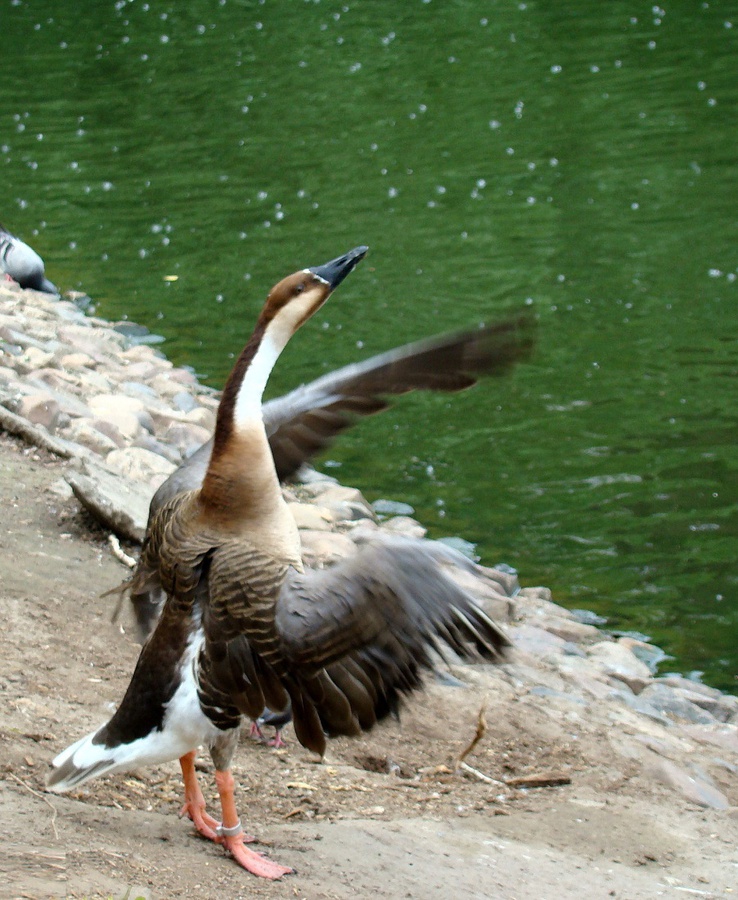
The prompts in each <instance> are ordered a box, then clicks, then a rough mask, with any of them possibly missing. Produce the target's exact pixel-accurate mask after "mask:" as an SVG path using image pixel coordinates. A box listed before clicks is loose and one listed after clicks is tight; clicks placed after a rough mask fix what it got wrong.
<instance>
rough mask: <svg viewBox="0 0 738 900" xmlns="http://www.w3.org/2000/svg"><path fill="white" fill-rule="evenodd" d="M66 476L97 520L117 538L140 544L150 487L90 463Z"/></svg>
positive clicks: (150, 491) (143, 532)
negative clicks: (79, 470) (81, 469)
mask: <svg viewBox="0 0 738 900" xmlns="http://www.w3.org/2000/svg"><path fill="white" fill-rule="evenodd" d="M65 478H66V480H67V482H68V484H69V486H70V487H71V488H72V491H73V492H74V496H75V497H76V498H77V499H78V500H79V502H80V503H81V504H82V505H83V506H84V507H85V509H87V510H88V511H89V512H90V513H91V514H92V515H93V516H94V517H95V518H96V519H97V520H98V521H99V522H101V523H102V524H103V525H104V526H105V527H106V528H110V529H111V530H112V531H114V532H115V534H117V535H118V536H119V537H122V538H126V539H128V540H131V541H136V542H137V543H139V544H140V543H141V542H142V541H143V538H144V534H145V532H146V521H147V519H148V515H149V503H150V502H151V497H152V496H153V493H154V492H153V489H152V488H151V487H150V486H147V485H140V484H136V483H135V482H133V481H131V480H130V479H128V478H123V477H121V476H119V475H113V474H112V473H111V472H108V471H106V470H105V469H103V468H101V467H100V466H96V465H93V464H91V463H89V462H86V463H85V464H84V470H83V471H81V472H75V471H70V472H67V473H66V475H65Z"/></svg>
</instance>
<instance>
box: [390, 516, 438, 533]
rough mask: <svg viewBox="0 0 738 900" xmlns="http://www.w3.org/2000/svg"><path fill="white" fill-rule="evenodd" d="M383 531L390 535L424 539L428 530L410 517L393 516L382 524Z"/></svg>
mask: <svg viewBox="0 0 738 900" xmlns="http://www.w3.org/2000/svg"><path fill="white" fill-rule="evenodd" d="M381 528H382V531H387V532H389V533H390V534H402V535H404V536H405V537H414V538H422V537H425V535H426V534H427V529H426V528H424V527H423V526H422V525H421V524H420V522H418V521H416V520H415V519H411V518H410V516H393V517H392V518H391V519H387V520H385V521H384V522H382V525H381Z"/></svg>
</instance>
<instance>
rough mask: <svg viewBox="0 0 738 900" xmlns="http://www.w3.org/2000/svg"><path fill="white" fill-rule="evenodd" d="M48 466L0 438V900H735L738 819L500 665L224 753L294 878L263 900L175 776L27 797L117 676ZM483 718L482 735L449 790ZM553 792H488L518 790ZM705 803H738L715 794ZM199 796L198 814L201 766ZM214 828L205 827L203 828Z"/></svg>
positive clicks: (113, 566)
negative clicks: (398, 708) (690, 793)
mask: <svg viewBox="0 0 738 900" xmlns="http://www.w3.org/2000/svg"><path fill="white" fill-rule="evenodd" d="M63 471H64V464H63V463H61V462H59V461H56V460H54V459H52V458H51V457H47V456H45V455H44V454H42V453H40V452H38V451H36V450H33V449H29V448H27V447H25V446H24V445H22V444H20V443H17V442H16V441H15V440H14V439H11V438H9V437H7V436H4V435H0V502H1V504H2V507H1V508H2V520H1V521H0V609H1V610H2V614H3V623H4V628H3V630H4V640H3V642H2V648H3V650H2V659H1V660H0V690H1V691H2V697H3V702H2V704H1V705H0V742H1V743H0V747H1V748H2V766H1V777H0V796H1V798H2V802H1V803H0V840H1V841H2V853H0V897H13V898H16V897H35V898H40V897H80V898H82V897H84V898H93V897H94V898H98V897H100V898H122V897H128V898H129V900H133V898H136V897H145V898H157V900H158V898H174V897H177V898H179V897H183V898H184V897H193V898H194V897H197V898H200V897H202V898H210V897H215V896H218V897H230V898H236V897H259V898H265V897H268V898H293V897H305V898H348V897H354V898H355V897H362V898H363V897H374V898H419V900H420V898H423V900H426V898H432V900H435V898H438V900H441V898H449V897H465V898H466V900H476V898H499V900H512V898H519V900H525V898H559V897H562V898H568V897H577V898H578V897H580V896H584V897H587V898H591V900H596V898H605V897H621V898H628V900H636V898H654V897H685V896H686V897H688V896H695V897H730V896H735V895H738V851H737V850H736V846H737V845H738V840H736V839H737V838H738V816H736V808H735V806H734V807H733V808H731V809H730V810H727V811H722V812H718V811H714V810H710V809H703V808H700V807H698V806H694V805H691V804H689V803H688V802H687V801H685V800H683V799H682V798H681V797H680V796H679V795H678V794H676V793H674V792H672V791H670V790H669V789H668V788H666V787H664V786H662V785H661V784H660V783H658V782H657V781H656V780H654V779H650V778H648V777H647V776H644V774H643V768H642V766H641V765H638V764H636V761H635V760H634V761H633V762H629V760H628V757H627V754H623V753H622V752H617V749H616V748H617V745H618V741H619V739H620V734H614V731H616V730H617V728H618V726H617V725H616V724H613V721H612V718H611V717H608V716H607V715H606V714H605V712H604V711H603V712H602V715H600V714H599V711H598V710H597V708H596V707H593V708H591V709H590V710H589V711H588V713H587V716H586V719H583V718H582V716H581V715H579V713H578V712H577V710H576V709H575V707H574V705H573V704H569V703H566V702H564V701H562V700H556V699H555V698H553V697H551V698H546V699H547V701H549V702H547V703H542V702H540V701H541V698H538V702H537V703H532V702H528V700H527V699H526V695H525V693H524V692H521V691H520V690H519V689H518V688H516V683H517V682H516V677H515V665H514V663H513V664H512V665H510V666H508V667H506V668H505V669H504V670H500V669H492V668H490V667H486V666H475V667H464V668H463V669H461V668H460V669H454V674H455V675H456V676H458V677H459V678H461V679H462V680H463V681H465V682H466V683H467V685H468V686H467V687H466V688H463V687H454V686H447V685H442V684H440V683H436V682H431V683H430V684H429V685H428V687H427V690H426V691H425V692H424V693H423V694H421V695H419V696H418V697H417V698H415V699H413V700H412V701H411V702H410V703H409V704H408V705H407V708H406V710H405V712H404V713H403V716H402V720H401V722H400V723H396V722H391V723H388V724H384V725H382V726H381V727H379V728H377V729H376V730H375V731H374V732H372V733H371V734H370V735H367V736H366V737H364V738H362V739H360V740H349V739H340V740H336V741H334V742H333V743H332V744H331V746H330V749H329V753H328V756H327V759H326V761H325V762H324V763H323V764H319V763H317V761H316V760H315V759H314V758H313V757H312V755H311V754H309V753H308V752H307V751H305V750H303V749H302V748H301V747H299V745H297V744H296V742H295V740H294V737H293V735H292V733H291V731H289V730H288V734H287V737H288V740H289V746H288V748H287V749H286V750H274V749H272V748H268V747H266V746H264V745H262V744H259V743H257V742H255V741H253V740H251V739H250V738H249V737H248V736H244V737H243V739H242V746H241V747H240V749H239V752H238V754H237V757H236V763H235V768H234V774H235V775H236V778H237V780H238V782H239V784H240V792H239V796H238V799H239V806H240V811H241V815H242V819H243V820H244V822H245V823H246V824H247V827H248V829H249V830H251V831H253V832H254V833H255V834H256V835H257V836H258V839H259V844H258V845H257V846H258V847H260V848H261V849H264V850H265V851H266V852H268V853H269V855H270V856H272V857H273V858H274V859H276V860H278V861H279V862H282V863H285V864H288V865H292V866H294V868H295V869H296V870H297V874H295V875H292V876H289V877H286V878H284V879H283V880H282V881H279V882H265V881H261V880H259V879H256V878H254V877H253V876H251V875H249V874H248V873H246V872H244V871H243V870H241V869H239V868H238V867H237V866H236V865H235V864H234V863H233V862H232V861H231V860H229V859H228V858H227V857H226V856H225V854H224V853H223V851H222V850H221V848H220V847H218V846H216V845H214V844H211V843H209V842H208V841H205V840H203V839H201V838H199V837H198V836H197V835H196V834H195V832H194V830H193V828H192V826H191V823H189V822H188V821H186V820H180V819H178V817H177V811H178V809H179V805H180V780H179V773H178V767H177V765H176V763H174V764H170V765H168V766H164V767H160V768H157V769H149V770H146V771H140V772H137V773H134V774H130V775H116V776H110V777H106V778H103V779H100V780H99V781H98V782H92V783H91V785H89V786H85V788H84V789H82V790H80V791H78V792H77V793H75V794H72V795H67V796H61V797H60V796H57V795H52V794H46V793H44V779H45V776H46V773H47V771H48V765H49V761H50V760H51V759H52V758H53V756H54V755H55V754H56V753H57V752H58V751H60V750H61V749H63V748H64V747H65V746H67V744H69V743H71V742H72V741H73V740H76V739H77V738H78V737H80V736H82V735H83V734H85V733H87V732H88V731H90V730H91V729H92V728H94V727H96V726H97V725H98V724H100V723H101V722H102V721H104V720H105V719H106V718H107V717H108V716H109V714H110V709H111V706H112V705H113V704H115V703H116V702H117V701H118V700H119V699H120V698H121V696H122V694H123V691H124V689H125V686H126V684H127V680H128V678H129V676H130V673H131V671H132V668H133V664H134V662H135V659H136V656H137V645H136V644H135V642H134V641H133V639H132V637H131V635H130V634H129V633H126V632H124V631H123V630H121V628H120V627H119V626H117V625H113V624H112V623H111V621H110V618H111V608H112V603H111V601H110V600H109V599H100V594H101V593H102V592H103V591H105V590H106V589H108V588H110V587H112V586H114V585H116V584H117V583H118V582H119V581H120V580H121V578H122V577H123V576H124V575H125V570H124V569H123V568H122V566H121V564H120V563H119V562H118V561H117V560H115V559H114V557H113V556H112V555H111V553H110V550H109V548H108V545H107V543H106V540H105V538H106V536H105V535H104V534H103V533H102V532H100V531H99V530H98V529H97V528H96V526H95V525H94V524H92V523H91V522H90V521H89V520H88V519H87V518H86V517H85V516H84V514H82V513H81V512H80V511H79V508H78V506H77V505H76V503H75V502H74V501H73V500H68V499H65V498H64V497H63V496H61V495H60V493H59V492H58V491H57V488H56V486H57V485H58V483H59V481H60V479H61V477H62V475H63ZM485 702H486V720H487V724H488V728H487V732H486V734H485V735H484V737H483V739H482V740H481V741H480V742H479V744H478V745H477V746H476V748H475V749H474V750H473V752H472V753H471V754H470V755H469V757H468V758H467V762H468V763H470V764H471V765H472V766H473V767H474V768H475V769H477V770H478V771H479V772H481V773H483V774H484V775H486V777H487V778H490V779H493V780H494V781H496V782H498V783H491V782H489V781H484V780H480V779H479V778H477V777H474V776H473V775H470V774H469V773H464V772H458V773H454V763H455V760H456V759H457V758H458V757H459V755H460V753H461V752H462V751H463V750H464V748H465V747H467V746H468V744H469V742H470V740H471V738H472V736H473V735H474V733H475V728H476V724H477V720H478V715H479V711H480V708H481V707H482V706H483V704H484V703H485ZM541 772H543V773H555V774H558V775H562V776H566V777H567V778H569V779H570V783H568V784H559V785H558V786H551V787H542V788H538V789H519V788H515V787H513V786H511V785H509V784H500V783H499V782H503V781H505V780H506V779H508V780H509V779H510V778H514V777H519V776H526V775H530V774H536V773H541ZM726 772H728V775H726V780H725V781H724V782H723V783H721V785H720V788H721V790H723V791H725V792H727V793H728V795H729V796H730V797H731V802H732V803H733V804H737V803H738V790H737V789H736V784H735V781H736V778H735V774H733V775H730V773H729V768H728V769H726ZM201 780H202V783H203V789H204V791H205V795H206V797H207V798H208V799H209V801H211V802H212V811H213V812H214V813H215V811H216V810H217V805H216V803H215V798H216V794H215V791H214V785H213V780H212V770H211V764H210V761H209V760H208V759H207V758H205V757H203V760H202V774H201ZM216 814H217V813H216Z"/></svg>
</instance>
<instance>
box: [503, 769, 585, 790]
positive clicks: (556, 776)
mask: <svg viewBox="0 0 738 900" xmlns="http://www.w3.org/2000/svg"><path fill="white" fill-rule="evenodd" d="M505 784H506V785H507V786H508V787H530V788H534V787H558V786H559V785H561V784H571V776H569V775H564V774H563V772H535V773H533V774H531V775H518V776H516V777H514V778H506V779H505Z"/></svg>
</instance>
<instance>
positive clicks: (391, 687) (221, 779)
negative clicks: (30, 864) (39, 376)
mask: <svg viewBox="0 0 738 900" xmlns="http://www.w3.org/2000/svg"><path fill="white" fill-rule="evenodd" d="M367 249H368V248H366V247H364V246H361V247H357V248H356V249H354V250H352V251H350V252H349V253H347V254H345V255H343V256H340V257H338V258H337V259H334V260H332V261H331V262H329V263H326V264H324V265H322V266H314V267H310V268H307V269H303V270H300V271H297V272H295V273H293V274H292V275H290V276H288V277H287V278H284V279H283V280H281V281H280V282H278V283H277V284H276V285H275V287H273V288H272V290H271V291H270V292H269V294H268V296H267V299H266V303H265V305H264V307H263V309H262V312H261V314H260V315H259V317H258V320H257V323H256V327H255V329H254V331H253V333H252V335H251V337H250V339H249V340H248V342H247V344H246V346H245V347H244V349H243V351H242V352H241V354H240V356H239V357H238V360H237V361H236V364H235V365H234V367H233V370H232V372H231V374H230V375H229V377H228V380H227V382H226V385H225V388H224V391H223V396H222V400H221V403H220V407H219V410H218V415H217V419H216V426H215V434H214V439H213V447H212V452H211V455H210V460H209V463H208V466H207V470H206V472H205V476H204V478H203V481H202V485H201V486H200V487H199V488H198V489H195V490H192V491H187V492H184V493H179V494H177V495H176V496H175V497H173V498H172V499H171V500H169V501H168V502H166V503H164V505H163V506H162V507H161V508H160V509H159V511H158V512H157V513H156V515H155V517H154V520H153V522H152V523H151V529H150V534H149V539H148V541H147V543H146V546H145V547H144V548H143V551H142V553H143V556H144V558H145V562H146V565H147V566H148V567H150V568H151V569H156V570H157V571H158V576H159V579H160V582H161V585H162V587H163V589H164V591H165V593H166V601H165V603H164V606H163V609H162V610H161V612H160V614H159V617H158V619H157V621H156V625H155V627H154V629H153V631H152V633H151V636H150V637H149V638H148V639H147V641H146V643H145V644H144V645H143V648H142V650H141V653H140V656H139V659H138V662H137V663H136V666H135V669H134V672H133V675H132V677H131V681H130V683H129V685H128V688H127V690H126V692H125V694H124V696H123V699H122V701H121V703H120V705H119V706H118V708H117V710H116V712H115V713H114V715H113V716H112V718H111V719H110V720H109V721H108V722H107V723H105V724H104V725H102V726H101V727H100V728H98V729H97V730H96V731H94V732H92V733H91V734H89V735H87V736H86V737H83V738H82V739H81V740H79V741H77V742H76V743H74V744H72V745H71V746H70V747H68V748H67V749H66V750H64V751H62V752H61V753H60V754H59V755H58V756H57V757H56V758H55V759H54V760H53V763H52V767H53V769H52V772H51V774H50V776H49V779H48V782H47V784H48V788H49V789H50V790H51V791H56V792H63V791H68V790H70V789H73V788H75V787H78V786H79V785H82V784H84V783H85V782H87V781H89V780H90V779H93V778H97V777H99V776H101V775H103V774H105V773H112V772H121V771H126V770H129V769H131V768H137V767H139V766H143V765H156V764H160V763H164V762H167V761H170V760H174V759H178V760H179V763H180V768H181V771H182V777H183V781H184V795H185V803H184V806H183V809H182V814H183V815H187V816H189V818H190V819H192V821H193V823H194V825H195V827H196V829H197V830H198V831H199V832H200V833H201V834H202V835H203V836H205V837H207V838H209V839H210V840H212V841H215V842H216V843H218V844H220V845H222V846H223V847H224V848H225V849H226V850H227V851H228V852H229V853H230V855H231V856H232V857H233V858H234V860H235V861H236V862H237V863H238V864H239V865H241V866H242V867H243V868H245V869H246V870H248V871H249V872H251V873H253V874H255V875H258V876H261V877H264V878H269V879H276V878H280V877H282V876H283V875H287V874H289V873H291V872H292V871H293V870H292V869H291V868H290V867H289V866H284V865H280V864H278V863H276V862H274V861H272V860H270V859H268V858H267V857H265V856H263V855H261V854H259V853H257V852H254V851H253V850H251V849H250V848H248V847H247V846H246V843H248V842H249V841H250V840H251V838H250V837H248V836H246V835H245V834H244V831H243V828H242V825H241V822H240V819H239V817H238V813H237V809H236V802H235V781H234V778H233V774H232V772H231V763H232V758H233V755H234V752H235V749H236V746H237V742H238V734H239V727H240V724H241V720H242V718H243V717H244V716H248V717H250V718H252V719H256V718H257V717H258V715H259V714H260V713H261V711H262V710H263V709H264V707H265V706H269V707H270V708H271V709H274V710H280V709H284V708H286V707H287V705H288V704H289V703H291V705H292V716H293V723H294V729H295V734H296V736H297V739H298V740H299V741H300V743H301V744H302V745H303V746H305V747H306V748H307V749H309V750H311V751H313V752H315V753H318V754H319V755H321V756H323V755H324V752H325V748H326V737H327V736H333V735H356V734H359V733H361V732H362V731H364V730H368V729H370V728H371V727H372V726H373V725H375V724H376V722H377V721H379V720H380V719H383V718H384V717H386V716H387V715H389V714H390V713H394V712H396V710H397V709H398V707H399V704H400V701H401V699H402V698H403V695H405V694H409V693H411V692H413V691H415V690H417V689H418V688H419V687H420V686H421V683H422V675H423V671H424V670H428V669H430V668H432V666H433V656H432V653H433V652H434V651H436V652H443V650H444V647H445V648H450V649H451V650H452V651H454V652H455V653H456V654H457V655H458V656H460V657H461V658H463V659H474V660H477V659H483V660H488V661H490V662H501V661H502V660H503V659H504V658H505V654H506V651H507V650H508V648H509V646H510V642H509V640H508V638H507V637H506V636H505V634H504V632H503V631H502V630H501V629H500V628H499V626H498V625H497V624H496V623H495V622H494V621H492V619H490V618H489V617H488V616H487V615H486V613H485V612H484V611H483V609H482V608H481V606H479V605H478V604H477V602H476V601H475V599H474V598H473V597H472V596H471V595H470V594H468V593H467V592H466V591H465V590H464V589H462V588H461V587H459V586H458V585H457V584H456V583H455V582H454V581H453V580H452V579H451V578H450V577H449V576H448V575H447V574H446V572H445V571H444V568H445V567H446V566H448V565H460V566H467V567H473V566H474V564H473V563H471V562H470V561H468V560H466V559H465V557H463V556H461V555H460V554H457V553H455V552H454V551H453V550H452V549H451V548H449V547H446V546H445V545H443V544H438V543H434V542H422V541H416V540H413V539H411V538H402V539H400V538H397V537H393V538H391V539H390V538H384V537H381V536H368V537H367V539H366V540H365V542H364V544H363V546H362V547H361V549H360V550H359V552H358V553H357V554H355V555H354V556H353V557H351V558H349V559H347V560H346V561H345V562H343V563H340V564H337V565H336V566H334V567H332V568H330V569H325V570H316V571H309V570H305V569H304V568H303V564H302V560H301V554H300V539H299V533H298V530H297V526H296V524H295V521H294V519H293V518H292V516H291V514H290V512H289V509H288V507H287V505H286V503H285V501H284V498H283V496H282V492H281V489H280V485H279V479H278V475H277V471H276V468H275V465H274V461H273V457H272V453H271V450H270V447H269V442H268V439H267V435H266V431H265V428H264V420H263V416H262V394H263V391H264V388H265V385H266V382H267V378H268V377H269V374H270V372H271V370H272V368H273V366H274V365H275V363H276V361H277V358H278V357H279V354H280V352H281V351H282V350H283V348H284V347H285V345H286V344H287V342H288V341H289V339H290V338H291V337H292V335H293V334H294V333H295V332H296V331H297V329H298V328H299V327H300V326H301V325H302V324H303V323H304V322H306V321H307V320H308V319H309V318H310V317H311V316H312V315H313V314H314V313H315V312H316V311H317V310H318V309H319V308H320V307H321V306H322V305H323V304H324V303H325V301H326V300H327V299H328V297H329V295H330V294H331V293H332V291H333V290H334V289H335V288H336V287H338V285H339V284H340V283H341V282H342V281H343V280H344V278H346V276H347V275H348V274H349V273H350V272H351V271H352V270H353V269H354V268H355V267H356V265H357V264H358V263H359V262H360V260H362V259H363V258H364V256H365V255H366V253H367ZM203 745H205V746H206V747H207V748H208V750H209V753H210V757H211V759H212V762H213V764H214V767H215V782H216V786H217V789H218V794H219V798H220V807H221V809H220V821H217V820H216V819H215V818H213V817H212V816H210V815H209V814H208V813H207V812H206V809H205V800H204V797H203V794H202V791H201V789H200V786H199V783H198V780H197V775H196V772H195V758H196V754H197V750H198V748H199V747H201V746H203Z"/></svg>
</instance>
